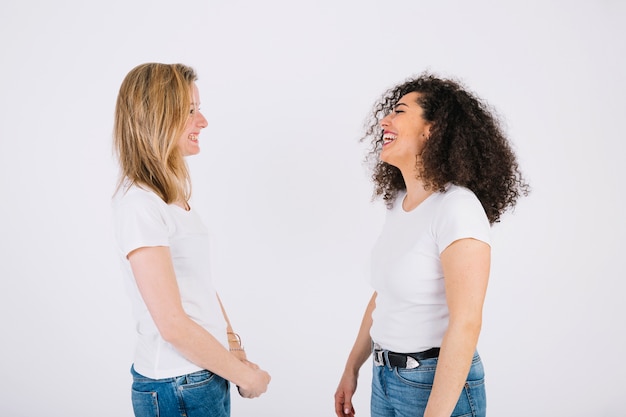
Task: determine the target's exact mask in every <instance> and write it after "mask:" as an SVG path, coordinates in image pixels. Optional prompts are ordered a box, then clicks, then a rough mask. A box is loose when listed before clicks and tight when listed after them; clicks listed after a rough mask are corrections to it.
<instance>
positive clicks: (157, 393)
mask: <svg viewBox="0 0 626 417" xmlns="http://www.w3.org/2000/svg"><path fill="white" fill-rule="evenodd" d="M130 373H131V374H132V376H133V386H132V401H133V410H134V412H135V417H229V416H230V383H229V382H228V381H227V380H225V379H224V378H222V377H220V376H218V375H216V374H214V373H213V372H210V371H198V372H194V373H192V374H187V375H182V376H177V377H174V378H163V379H151V378H147V377H145V376H143V375H141V374H138V373H137V372H136V371H135V368H134V367H131V369H130Z"/></svg>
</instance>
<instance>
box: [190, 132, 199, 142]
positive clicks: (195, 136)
mask: <svg viewBox="0 0 626 417" xmlns="http://www.w3.org/2000/svg"><path fill="white" fill-rule="evenodd" d="M188 139H189V140H190V141H192V142H197V141H198V135H194V134H193V133H191V134H190V135H189V136H188Z"/></svg>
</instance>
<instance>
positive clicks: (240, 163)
mask: <svg viewBox="0 0 626 417" xmlns="http://www.w3.org/2000/svg"><path fill="white" fill-rule="evenodd" d="M625 18H626V3H624V2H623V1H617V0H614V1H611V0H604V1H598V0H589V1H565V0H562V1H556V0H547V1H538V0H533V1H524V2H521V1H520V2H512V1H510V2H495V1H487V0H480V1H473V2H464V1H461V0H459V1H439V2H434V1H421V0H400V1H396V2H384V1H373V0H367V1H356V0H351V1H330V0H326V1H317V2H316V1H304V2H295V1H294V2H291V1H287V0H269V1H264V2H255V1H251V0H247V1H243V0H242V1H237V0H232V1H199V0H183V1H177V2H174V1H163V0H159V1H154V0H151V1H147V0H141V1H123V2H122V1H120V0H108V1H93V2H81V1H78V0H65V1H57V2H47V1H41V0H39V1H33V2H2V4H1V5H0V57H1V59H2V66H1V71H2V73H1V74H2V76H1V77H0V118H1V123H0V145H1V151H0V191H1V194H2V199H3V200H2V204H1V205H0V218H1V219H2V226H1V230H2V232H1V233H0V245H1V247H0V256H1V258H0V260H1V261H0V328H1V329H2V343H0V376H1V378H0V416H3V417H4V416H6V417H36V416H43V415H45V416H53V417H56V416H62V417H73V416H94V417H100V416H119V417H127V416H128V417H130V416H132V410H131V405H130V393H129V390H130V374H129V367H130V363H131V358H132V351H133V343H134V339H133V329H132V324H131V320H130V319H131V317H130V305H129V302H128V300H127V298H126V294H125V293H124V288H123V286H122V282H121V276H120V272H119V266H118V264H117V258H116V256H115V251H114V242H113V238H112V233H111V221H110V206H109V201H110V196H111V194H112V192H113V188H114V184H115V180H116V173H117V167H116V163H115V160H114V159H113V156H112V147H111V131H112V118H113V109H114V103H115V97H116V95H117V90H118V88H119V85H120V83H121V81H122V79H123V77H124V76H125V75H126V73H127V72H128V71H129V70H130V69H131V68H132V67H134V66H135V65H137V64H139V63H143V62H148V61H159V62H166V63H172V62H183V63H186V64H189V65H191V66H193V67H194V68H195V69H196V70H197V72H198V73H199V76H200V79H199V81H198V83H197V84H198V86H199V88H200V94H201V98H202V101H203V103H202V109H203V112H204V114H205V116H206V117H207V119H208V121H209V127H208V128H207V129H205V131H204V132H203V134H202V135H201V146H202V152H201V154H200V155H198V156H196V157H193V158H192V159H190V160H189V163H190V166H191V169H192V176H193V181H194V205H195V207H196V209H198V210H200V212H201V215H202V217H203V219H204V220H205V222H206V223H207V224H208V226H209V227H210V230H211V231H212V235H213V239H214V246H213V248H214V250H213V253H212V256H213V259H214V273H215V279H216V281H217V285H218V287H219V288H220V293H221V295H222V298H223V300H224V302H225V304H226V307H227V309H228V311H229V315H230V316H231V321H232V322H233V324H234V327H235V328H236V330H237V332H239V333H240V334H241V336H242V338H243V340H244V343H245V345H246V349H247V351H248V353H249V356H250V359H251V360H253V361H255V362H257V363H259V364H260V365H261V366H262V367H263V368H265V369H267V370H268V371H269V372H270V373H271V375H272V377H273V379H272V382H271V384H270V389H269V391H268V392H267V393H266V394H264V395H263V396H262V397H261V398H259V399H255V400H244V399H241V398H239V397H238V396H237V394H236V393H233V405H232V408H233V416H257V417H275V416H288V415H298V416H303V417H320V416H332V415H334V413H333V394H334V390H335V387H336V385H337V383H338V381H339V377H340V375H341V373H342V370H343V366H344V362H345V359H346V357H347V355H348V352H349V350H350V348H351V346H352V342H353V340H354V338H355V336H356V332H357V329H358V326H359V324H360V320H361V316H362V314H363V311H364V308H365V305H366V303H367V301H368V299H369V296H370V294H371V288H370V287H369V285H368V283H367V282H366V281H365V278H364V275H365V272H364V271H365V268H366V265H367V262H368V253H369V250H370V247H371V245H372V244H373V242H374V239H375V238H376V236H377V233H378V231H379V229H380V227H381V225H382V221H383V216H384V208H383V206H382V204H381V203H371V202H370V196H371V191H372V188H371V184H370V182H369V178H368V174H367V172H366V171H365V169H364V167H363V166H362V163H361V162H362V159H363V156H364V150H365V149H364V146H363V145H361V144H359V142H358V138H359V135H360V133H361V128H362V123H363V120H364V118H365V116H366V115H367V113H368V111H369V110H370V107H371V105H372V104H373V102H374V100H375V99H376V98H377V97H378V96H379V95H380V94H381V93H382V92H383V91H384V90H385V89H387V88H388V87H391V86H392V85H394V84H395V83H397V82H400V81H403V80H404V79H405V78H407V77H409V76H411V75H414V74H417V73H420V72H422V71H424V70H430V71H432V72H435V73H437V74H440V75H442V76H453V77H458V78H460V79H461V80H462V81H464V82H465V83H466V84H467V85H468V86H469V87H470V88H471V89H472V90H473V91H475V92H476V93H477V94H478V95H479V96H481V97H483V98H484V99H486V100H487V101H488V102H489V103H491V104H492V105H493V106H495V107H496V108H497V109H498V111H499V113H500V114H501V115H502V118H503V120H504V122H505V126H506V130H507V131H508V133H509V134H510V136H511V139H512V141H513V143H514V146H515V149H516V150H517V153H518V155H519V160H520V164H521V168H522V169H523V171H524V172H525V174H526V176H527V178H528V180H529V181H530V183H531V186H532V189H533V191H532V194H531V195H530V196H529V197H528V198H524V199H522V200H520V203H519V205H518V207H517V209H516V210H515V211H514V212H513V213H510V214H507V215H505V216H504V218H503V221H502V223H501V224H498V225H496V226H495V227H494V248H493V267H492V278H491V282H490V288H489V292H488V298H487V303H486V306H485V317H484V326H483V333H482V336H481V341H480V344H479V349H480V351H481V354H482V356H483V359H484V362H485V366H486V371H487V384H488V385H487V389H488V398H489V410H490V411H489V412H490V415H491V416H507V417H522V416H529V415H530V416H533V417H543V416H589V415H593V416H600V417H614V416H621V415H623V406H622V399H621V398H622V397H623V395H622V393H621V389H620V388H621V381H622V378H621V377H622V376H623V375H624V373H625V372H626V365H624V361H623V354H624V352H625V351H626V344H625V342H624V338H623V334H624V330H623V329H624V328H625V324H626V323H625V321H626V307H625V306H624V302H623V293H624V290H626V285H625V284H624V278H626V277H625V273H624V267H623V256H624V255H623V250H624V241H623V236H624V234H625V233H626V222H625V220H624V214H623V212H624V210H623V195H622V194H623V191H624V180H625V175H624V171H623V159H624V156H625V155H626V152H625V151H626V146H625V145H624V139H625V138H624V133H623V127H622V123H623V119H624V116H623V112H624V110H625V105H624V97H625V95H626V80H625V77H624V73H625V70H626V62H625V60H626V48H625V46H626V42H625V39H626V33H625V32H626V31H625V30H624V28H623V24H622V23H623V22H624V20H625ZM370 378H371V371H370V369H369V368H368V366H367V365H366V366H364V367H363V370H362V373H361V380H360V386H359V389H358V391H357V395H356V398H355V404H356V409H357V413H358V414H357V415H359V416H362V417H367V416H369V383H370Z"/></svg>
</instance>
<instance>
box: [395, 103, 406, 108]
mask: <svg viewBox="0 0 626 417" xmlns="http://www.w3.org/2000/svg"><path fill="white" fill-rule="evenodd" d="M398 106H405V107H409V105H408V104H406V103H396V105H395V106H393V108H394V109H395V108H396V107H398Z"/></svg>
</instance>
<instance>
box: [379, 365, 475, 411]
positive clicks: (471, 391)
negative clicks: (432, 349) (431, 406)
mask: <svg viewBox="0 0 626 417" xmlns="http://www.w3.org/2000/svg"><path fill="white" fill-rule="evenodd" d="M436 368H437V358H433V359H425V360H422V361H420V366H418V367H417V368H414V369H402V368H392V367H389V366H377V365H376V364H374V369H373V373H372V398H371V409H372V417H409V416H410V417H421V416H423V415H424V411H425V410H426V403H427V402H428V396H429V395H430V391H431V389H432V386H433V380H434V378H435V369H436ZM486 408H487V397H486V395H485V371H484V369H483V364H482V362H481V360H480V356H479V355H478V353H476V354H475V355H474V359H473V360H472V366H471V368H470V372H469V374H468V376H467V381H466V382H465V386H464V387H463V391H461V396H460V397H459V401H458V402H457V404H456V407H455V408H454V411H453V412H452V417H485V414H486Z"/></svg>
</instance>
